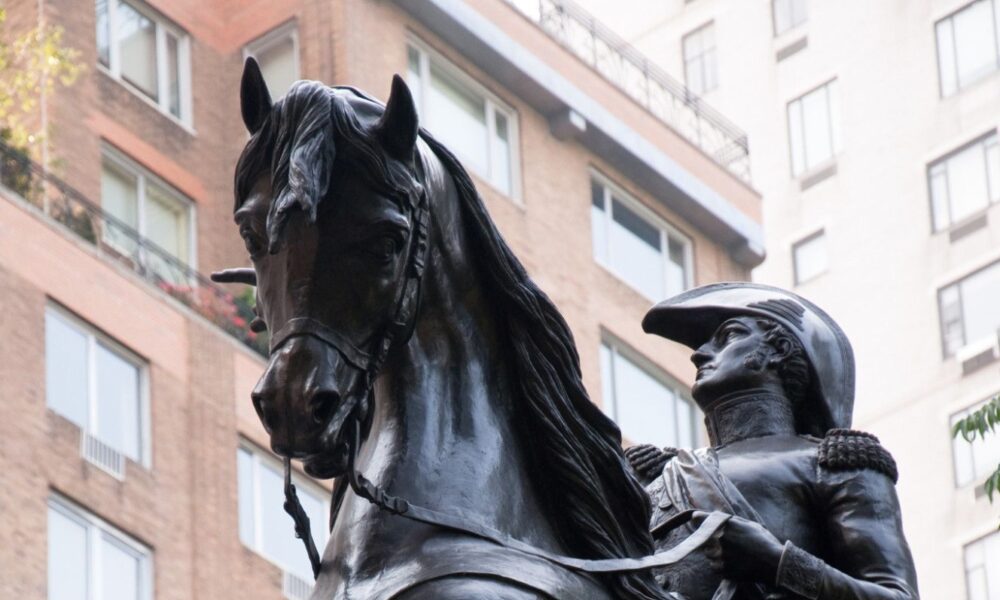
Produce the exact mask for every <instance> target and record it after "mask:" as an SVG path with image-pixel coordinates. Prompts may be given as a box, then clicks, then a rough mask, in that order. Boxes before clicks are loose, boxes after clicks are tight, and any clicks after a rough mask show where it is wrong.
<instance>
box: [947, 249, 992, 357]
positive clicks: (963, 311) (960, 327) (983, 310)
mask: <svg viewBox="0 0 1000 600" xmlns="http://www.w3.org/2000/svg"><path fill="white" fill-rule="evenodd" d="M938 305H939V310H940V313H941V337H942V340H943V344H944V355H945V357H949V356H953V355H954V354H955V353H956V352H957V351H958V350H960V349H961V348H963V347H965V346H967V345H973V344H978V343H981V342H984V341H986V340H989V339H995V338H996V337H997V330H998V329H1000V262H995V263H993V264H991V265H990V266H988V267H986V268H984V269H980V270H979V271H976V272H975V273H973V274H971V275H968V276H967V277H965V278H964V279H962V280H961V281H958V282H956V283H953V284H951V285H949V286H947V287H945V288H942V289H941V290H940V291H939V292H938Z"/></svg>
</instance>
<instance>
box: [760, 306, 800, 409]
mask: <svg viewBox="0 0 1000 600" xmlns="http://www.w3.org/2000/svg"><path fill="white" fill-rule="evenodd" d="M756 321H757V326H758V327H760V328H761V330H762V331H763V332H764V343H765V344H767V345H769V346H771V348H773V349H774V350H776V351H778V352H782V353H785V356H784V357H782V359H781V360H780V361H779V362H778V363H777V365H776V367H775V368H776V370H777V372H778V376H779V377H780V378H781V387H782V388H783V389H784V390H785V395H786V396H788V399H789V400H791V401H792V404H793V405H794V406H795V407H800V406H802V402H803V400H805V397H806V391H807V390H808V389H809V383H810V376H809V358H808V357H807V356H806V351H805V349H804V348H803V347H802V342H800V341H799V339H798V338H797V337H795V336H794V335H792V333H791V332H790V331H788V329H787V328H785V326H784V325H782V324H781V323H778V322H777V321H775V320H774V319H767V318H763V317H761V318H758V319H756Z"/></svg>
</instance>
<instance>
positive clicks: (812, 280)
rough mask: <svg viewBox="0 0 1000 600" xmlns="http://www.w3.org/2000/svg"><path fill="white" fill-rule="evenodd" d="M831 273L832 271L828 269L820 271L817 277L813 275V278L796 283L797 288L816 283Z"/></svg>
mask: <svg viewBox="0 0 1000 600" xmlns="http://www.w3.org/2000/svg"><path fill="white" fill-rule="evenodd" d="M829 272H830V270H829V269H826V270H823V271H820V272H819V273H816V274H815V275H813V276H811V277H809V278H807V279H803V280H801V281H796V282H795V287H796V288H800V287H802V286H804V285H807V284H809V283H812V282H814V281H816V280H817V279H822V278H823V276H824V275H826V274H827V273H829Z"/></svg>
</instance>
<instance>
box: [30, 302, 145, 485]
mask: <svg viewBox="0 0 1000 600" xmlns="http://www.w3.org/2000/svg"><path fill="white" fill-rule="evenodd" d="M49 314H52V315H55V317H56V318H58V319H61V320H62V321H63V322H64V323H65V324H67V325H69V326H70V327H72V328H74V329H76V330H77V331H78V332H79V333H81V334H83V335H84V336H85V337H86V338H87V357H86V358H87V361H86V362H87V407H86V408H87V426H86V427H83V428H81V431H82V432H85V433H91V432H93V431H95V429H96V427H95V426H96V424H97V420H98V412H97V402H96V401H95V400H96V396H97V389H96V385H97V381H96V374H97V373H96V369H97V363H96V361H97V346H98V344H101V345H103V346H104V347H105V348H107V349H108V350H110V351H112V352H113V353H114V354H115V355H116V356H118V357H119V358H121V359H122V360H124V361H125V362H127V363H129V364H131V365H133V366H135V367H136V369H137V371H138V391H137V395H138V402H139V406H138V408H137V410H136V414H137V416H138V417H139V437H140V440H139V441H140V443H139V460H133V459H131V458H129V457H128V456H127V455H126V454H125V451H124V450H122V449H120V448H115V450H116V451H117V452H120V453H121V454H122V456H124V457H125V458H126V459H128V460H131V461H132V462H134V463H136V464H139V465H141V466H142V467H144V468H146V469H147V470H148V469H152V467H153V439H152V438H153V436H152V422H151V416H152V415H151V414H150V385H149V361H147V360H146V359H145V358H143V357H142V356H140V355H139V354H137V353H135V352H133V351H132V350H131V349H129V348H128V347H126V346H125V345H124V344H122V343H121V342H119V341H118V340H116V339H114V338H112V337H111V336H109V335H108V334H106V333H104V332H103V331H101V330H100V329H98V328H97V327H95V326H93V325H91V324H90V323H88V322H87V321H85V320H84V319H82V318H81V317H79V316H77V315H76V314H74V313H73V312H72V311H70V310H69V309H68V308H66V307H64V306H62V305H61V304H58V303H56V302H55V301H53V300H51V299H50V300H49V301H48V302H46V304H45V317H48V315H49ZM45 368H46V370H47V369H48V362H47V361H46V365H45ZM45 393H46V396H45V408H46V410H49V411H52V413H53V414H57V415H59V416H60V417H62V418H66V417H65V416H63V415H62V414H60V413H58V412H56V411H55V410H54V409H52V408H51V407H50V406H49V402H48V389H46V392H45ZM67 420H68V419H67ZM91 435H94V434H93V433H91ZM96 437H97V438H98V439H100V440H101V441H102V442H104V443H105V444H108V445H110V443H109V442H107V441H106V440H104V439H102V438H101V437H100V436H96Z"/></svg>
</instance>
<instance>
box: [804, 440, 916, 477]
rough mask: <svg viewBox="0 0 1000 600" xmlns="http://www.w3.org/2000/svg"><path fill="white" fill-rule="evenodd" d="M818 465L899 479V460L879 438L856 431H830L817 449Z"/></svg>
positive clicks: (834, 469) (833, 469)
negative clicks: (872, 472) (897, 465)
mask: <svg viewBox="0 0 1000 600" xmlns="http://www.w3.org/2000/svg"><path fill="white" fill-rule="evenodd" d="M817 459H818V461H819V465H820V466H821V467H823V468H825V469H828V470H831V471H848V470H853V469H871V470H873V471H878V472H879V473H882V474H884V475H886V476H887V477H889V479H892V482H893V483H896V481H897V480H898V479H899V471H898V469H897V468H896V461H895V460H894V459H893V458H892V455H891V454H889V451H888V450H886V449H885V448H884V447H882V444H880V443H879V441H878V438H877V437H875V436H874V435H872V434H870V433H866V432H864V431H856V430H854V429H831V430H830V431H828V432H826V436H825V437H824V438H823V441H821V442H820V444H819V448H818V450H817Z"/></svg>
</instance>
